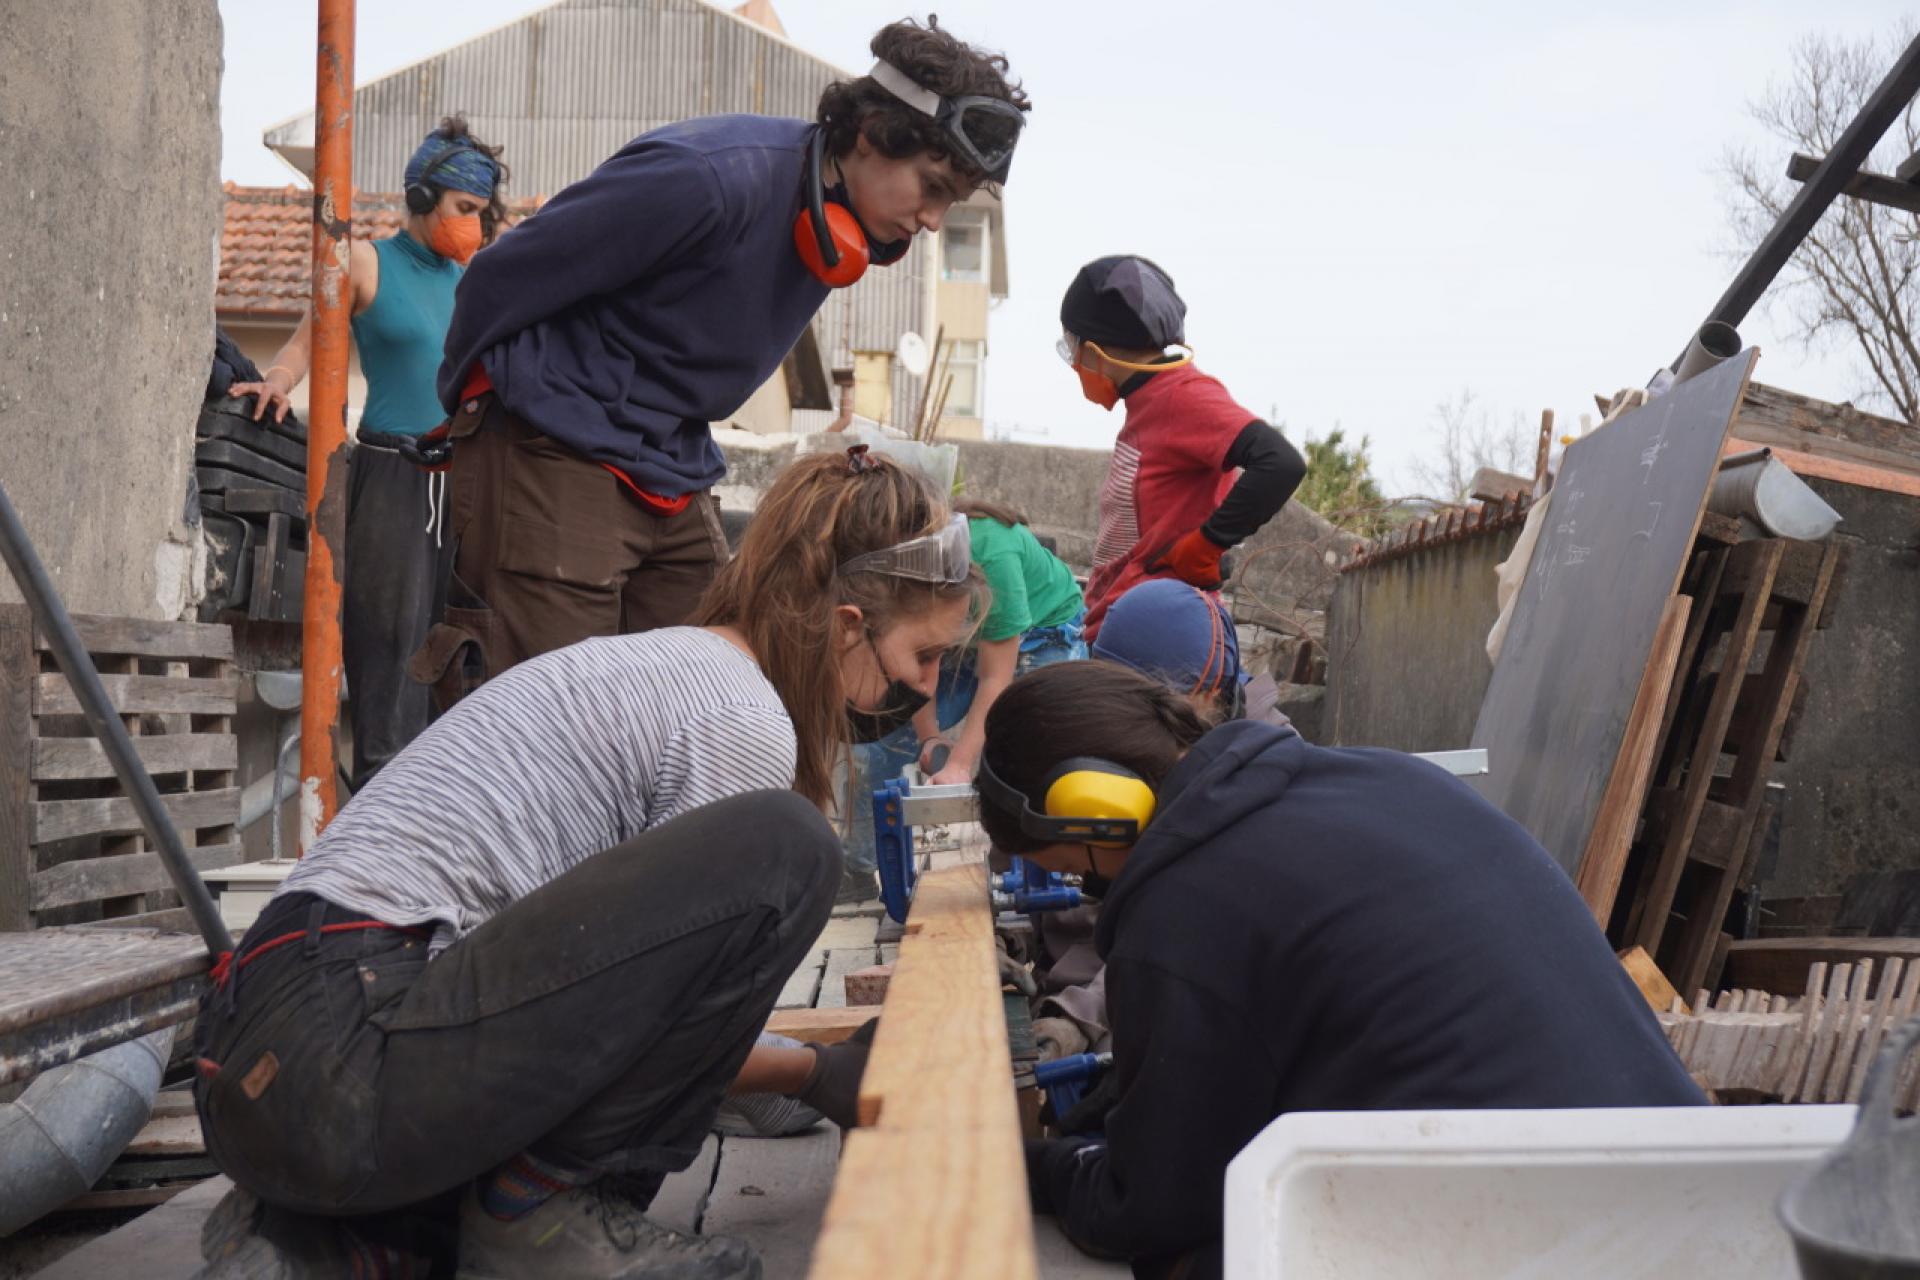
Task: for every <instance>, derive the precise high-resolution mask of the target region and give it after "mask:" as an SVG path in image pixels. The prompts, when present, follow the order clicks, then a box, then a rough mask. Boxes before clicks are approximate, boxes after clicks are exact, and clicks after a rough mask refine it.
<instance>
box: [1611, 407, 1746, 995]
mask: <svg viewBox="0 0 1920 1280" xmlns="http://www.w3.org/2000/svg"><path fill="white" fill-rule="evenodd" d="M1683 385H1684V384H1683ZM1664 398H1665V397H1662V399H1664ZM1749 547H1752V548H1754V550H1753V551H1751V552H1749V551H1748V550H1747V549H1748V548H1749ZM1780 555H1781V547H1780V544H1779V541H1778V540H1777V539H1769V540H1767V541H1765V542H1753V543H1745V544H1743V545H1741V546H1739V547H1735V548H1734V549H1733V550H1732V551H1730V552H1728V553H1727V574H1728V576H1731V575H1733V574H1734V573H1735V571H1736V570H1740V571H1742V572H1743V573H1744V576H1745V577H1746V578H1747V579H1748V581H1749V585H1750V589H1749V590H1748V591H1747V593H1746V594H1745V595H1744V596H1742V597H1741V599H1740V608H1739V611H1738V613H1737V614H1736V615H1735V617H1734V622H1733V626H1732V628H1731V629H1730V630H1729V631H1728V632H1727V642H1726V646H1725V648H1724V650H1723V651H1722V654H1721V659H1720V671H1721V674H1722V677H1723V678H1722V679H1720V680H1719V681H1718V682H1717V683H1716V684H1715V686H1714V690H1713V697H1712V698H1711V699H1710V700H1709V701H1708V704H1707V710H1706V715H1705V717H1704V719H1703V721H1702V723H1701V725H1700V729H1699V732H1698V733H1697V734H1696V735H1695V736H1694V738H1693V747H1692V750H1691V751H1690V752H1689V754H1688V759H1687V775H1686V781H1685V783H1684V784H1683V785H1682V787H1681V793H1680V812H1679V814H1678V815H1677V819H1676V820H1675V821H1674V822H1672V823H1671V824H1670V825H1669V826H1668V827H1667V829H1666V830H1665V831H1664V832H1663V833H1661V834H1662V839H1661V841H1660V844H1659V846H1658V849H1657V852H1656V854H1655V860H1654V862H1653V865H1652V868H1651V870H1650V873H1649V875H1648V880H1647V890H1646V895H1645V899H1644V902H1643V905H1642V907H1641V910H1640V918H1639V927H1638V929H1637V930H1636V932H1635V933H1634V935H1633V937H1632V938H1631V939H1630V941H1632V942H1635V943H1637V944H1639V945H1640V946H1643V947H1645V948H1646V949H1647V953H1648V954H1649V955H1652V956H1655V957H1658V956H1659V955H1660V940H1661V938H1662V937H1663V936H1664V935H1665V933H1666V930H1667V916H1668V913H1669V912H1670V911H1671V910H1672V909H1673V899H1674V895H1675V892H1676V891H1677V890H1678V889H1679V887H1680V873H1681V872H1682V871H1683V870H1684V869H1685V867H1686V858H1687V849H1688V847H1689V846H1690V845H1691V844H1692V843H1693V836H1694V830H1695V828H1696V827H1697V826H1698V825H1699V819H1700V807H1701V806H1702V805H1703V804H1705V803H1706V800H1707V788H1708V787H1709V786H1711V785H1712V783H1713V766H1714V762H1715V761H1716V760H1718V759H1719V756H1720V744H1721V743H1722V742H1724V741H1725V740H1726V736H1727V724H1728V723H1729V722H1730V721H1731V720H1732V718H1733V704H1734V699H1735V698H1736V697H1737V696H1738V694H1739V691H1740V681H1739V680H1738V679H1737V678H1727V677H1729V675H1732V676H1737V675H1738V674H1739V673H1742V672H1744V671H1745V670H1746V669H1747V665H1748V662H1749V660H1750V659H1751V658H1752V656H1753V648H1754V645H1755V643H1757V642H1758V640H1759V638H1760V626H1761V623H1762V622H1764V621H1765V619H1766V607H1767V591H1768V588H1769V587H1770V586H1771V584H1772V582H1773V572H1774V569H1775V568H1776V567H1777V566H1778V565H1779V563H1780ZM1722 581H1723V584H1724V581H1725V580H1724V578H1723V580H1722ZM1676 976H1680V975H1676ZM1687 985H1688V983H1687V982H1686V980H1685V978H1684V977H1682V978H1681V987H1682V989H1683V990H1684V989H1685V988H1686V987H1687Z"/></svg>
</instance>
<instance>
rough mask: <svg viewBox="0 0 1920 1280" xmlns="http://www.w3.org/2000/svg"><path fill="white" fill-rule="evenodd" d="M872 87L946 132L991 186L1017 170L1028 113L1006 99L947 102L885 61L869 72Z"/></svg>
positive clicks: (973, 98)
mask: <svg viewBox="0 0 1920 1280" xmlns="http://www.w3.org/2000/svg"><path fill="white" fill-rule="evenodd" d="M867 74H868V75H870V76H872V77H873V80H874V83H876V84H878V85H879V86H880V87H881V88H882V89H885V90H886V91H887V92H888V93H890V94H892V95H893V96H894V97H896V98H898V99H900V101H902V102H904V103H906V104H907V105H908V106H910V107H912V108H913V109H914V110H915V111H918V112H919V113H920V114H922V115H927V116H932V117H933V119H934V123H935V124H938V125H939V126H940V127H941V128H942V129H944V130H946V132H947V136H948V138H949V139H951V140H952V142H953V149H954V151H955V152H957V153H958V154H959V155H960V156H961V158H962V159H964V160H966V161H967V163H968V164H969V165H970V166H972V167H973V168H975V169H978V170H979V171H980V172H981V173H982V174H984V175H985V176H986V178H987V179H988V180H989V181H992V182H1005V181H1006V180H1007V170H1008V169H1010V168H1012V167H1013V148H1014V144H1015V143H1017V142H1019V141H1020V130H1021V129H1023V128H1025V127H1026V123H1027V117H1026V113H1025V112H1023V111H1021V110H1020V108H1018V107H1016V106H1014V105H1013V104H1012V103H1011V102H1008V101H1007V100H1006V99H1005V98H990V97H983V96H981V95H978V94H968V95H965V96H963V97H958V98H944V97H942V96H940V95H939V94H937V93H935V92H934V91H933V90H931V89H927V88H924V87H922V86H920V85H918V84H915V83H914V81H913V79H912V78H911V77H909V76H908V75H907V73H906V72H904V71H902V70H901V69H900V68H898V67H896V66H894V65H893V64H892V63H891V62H888V61H886V60H885V59H884V58H883V59H881V60H880V61H879V62H876V63H874V64H873V70H872V71H869V72H868V73H867Z"/></svg>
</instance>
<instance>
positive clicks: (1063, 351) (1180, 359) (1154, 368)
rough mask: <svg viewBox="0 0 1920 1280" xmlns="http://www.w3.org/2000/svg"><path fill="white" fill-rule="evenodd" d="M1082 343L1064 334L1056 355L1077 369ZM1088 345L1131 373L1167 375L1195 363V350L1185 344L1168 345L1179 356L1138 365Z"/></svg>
mask: <svg viewBox="0 0 1920 1280" xmlns="http://www.w3.org/2000/svg"><path fill="white" fill-rule="evenodd" d="M1080 342H1081V339H1079V338H1076V337H1074V336H1073V335H1072V334H1070V333H1069V334H1064V335H1062V336H1061V338H1060V339H1059V341H1057V342H1055V343H1054V344H1053V350H1054V354H1055V355H1057V356H1059V357H1060V358H1061V359H1062V360H1063V361H1065V362H1066V364H1067V366H1068V367H1069V368H1074V367H1077V366H1078V364H1079V361H1078V360H1077V359H1076V358H1075V357H1077V356H1078V355H1079V354H1080ZM1087 345H1088V346H1090V347H1092V348H1093V349H1094V352H1095V353H1096V354H1097V355H1099V357H1100V358H1101V359H1102V360H1105V361H1106V362H1107V363H1108V364H1110V365H1115V366H1117V367H1119V368H1122V369H1125V370H1127V371H1129V372H1131V373H1165V372H1167V371H1168V370H1169V369H1178V368H1179V367H1180V366H1181V365H1183V364H1190V363H1192V361H1193V348H1192V347H1190V346H1188V345H1187V344H1186V343H1184V342H1173V343H1169V344H1168V347H1169V349H1171V348H1174V347H1178V348H1179V350H1180V354H1179V355H1178V356H1169V357H1167V358H1165V359H1163V360H1159V361H1156V362H1155V363H1153V364H1137V363H1135V362H1134V361H1132V360H1122V359H1120V358H1119V357H1118V356H1113V355H1109V354H1107V352H1106V351H1105V350H1104V349H1102V347H1101V346H1100V344H1099V343H1097V342H1088V343H1087Z"/></svg>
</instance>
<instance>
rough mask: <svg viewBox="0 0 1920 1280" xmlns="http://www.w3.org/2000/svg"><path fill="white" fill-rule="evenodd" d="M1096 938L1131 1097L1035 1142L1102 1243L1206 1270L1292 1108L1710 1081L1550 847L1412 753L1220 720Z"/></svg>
mask: <svg viewBox="0 0 1920 1280" xmlns="http://www.w3.org/2000/svg"><path fill="white" fill-rule="evenodd" d="M1095 940H1096V942H1097V944H1098V946H1099V948H1100V952H1101V954H1102V955H1103V956H1104V957H1105V958H1106V961H1107V1013H1108V1019H1109V1021H1110V1022H1111V1024H1112V1028H1113V1052H1114V1069H1115V1070H1116V1071H1117V1072H1118V1073H1119V1079H1118V1084H1119V1089H1120V1093H1119V1102H1118V1104H1117V1105H1116V1106H1115V1107H1114V1109H1113V1110H1112V1111H1111V1112H1110V1113H1109V1114H1108V1116H1107V1125H1106V1142H1105V1145H1104V1146H1100V1145H1088V1144H1086V1143H1085V1142H1084V1140H1071V1139H1070V1140H1065V1141H1058V1142H1048V1143H1034V1144H1030V1145H1029V1149H1028V1153H1027V1154H1028V1174H1029V1180H1030V1184H1031V1190H1032V1192H1033V1196H1034V1200H1035V1208H1036V1209H1039V1210H1041V1211H1045V1212H1053V1213H1057V1214H1058V1215H1059V1217H1060V1219H1061V1222H1062V1225H1063V1226H1064V1227H1065V1228H1066V1230H1067V1233H1068V1234H1069V1235H1070V1236H1072V1237H1074V1238H1075V1239H1076V1240H1079V1241H1081V1242H1083V1243H1084V1244H1085V1245H1087V1246H1088V1247H1090V1248H1093V1249H1095V1250H1096V1251H1100V1252H1105V1253H1110V1254H1117V1255H1121V1256H1130V1257H1134V1258H1135V1259H1136V1260H1138V1259H1140V1258H1142V1257H1147V1258H1152V1257H1156V1256H1158V1257H1168V1256H1177V1255H1182V1254H1190V1253H1193V1252H1195V1251H1198V1252H1199V1253H1201V1254H1202V1255H1203V1257H1204V1258H1207V1259H1209V1260H1210V1262H1211V1270H1214V1271H1217V1269H1218V1266H1219V1262H1218V1258H1219V1248H1220V1234H1221V1198H1222V1192H1223V1187H1224V1175H1225V1173H1226V1167H1227V1162H1228V1161H1229V1160H1231V1159H1232V1158H1233V1157H1234V1155H1235V1154H1236V1153H1238V1152H1239V1150H1240V1149H1241V1148H1242V1147H1243V1146H1245V1145H1246V1144H1247V1142H1248V1141H1249V1140H1251V1139H1252V1138H1253V1137H1254V1136H1255V1135H1256V1134H1258V1133H1259V1132H1260V1131H1261V1130H1262V1129H1264V1128H1266V1126H1267V1124H1268V1123H1269V1122H1270V1121H1271V1120H1272V1119H1273V1118H1274V1117H1275V1116H1278V1115H1280V1114H1282V1113H1284V1112H1288V1111H1353V1110H1368V1109H1388V1110H1415V1109H1430V1108H1431V1109H1439V1108H1476V1107H1602V1106H1662V1105H1691V1104H1698V1103H1703V1102H1705V1098H1704V1097H1703V1096H1702V1095H1701V1093H1700V1091H1699V1089H1697V1088H1696V1087H1695V1086H1694V1084H1693V1082H1692V1080H1690V1079H1689V1078H1688V1076H1687V1073H1686V1071H1685V1069H1684V1068H1683V1067H1682V1066H1681V1065H1680V1061H1679V1059H1678V1058H1677V1057H1675V1055H1674V1053H1673V1050H1672V1049H1671V1048H1669V1047H1668V1045H1667V1041H1666V1038H1665V1036H1664V1035H1663V1034H1662V1033H1661V1030H1660V1027H1659V1025H1658V1023H1657V1022H1656V1021H1655V1019H1654V1017H1653V1012H1652V1010H1650V1009H1649V1008H1648V1007H1647V1003H1646V1001H1645V999H1643V998H1642V997H1641V995H1640V993H1639V991H1638V990H1637V989H1636V988H1635V987H1634V985H1633V982H1632V981H1631V980H1630V979H1629V978H1628V977H1627V975H1626V973H1625V971H1624V969H1623V968H1622V967H1621V965H1620V962H1619V961H1618V960H1617V959H1615V957H1614V955H1613V952H1612V951H1611V950H1610V949H1609V947H1608V945H1607V941H1606V939H1605V937H1604V936H1603V935H1602V934H1601V932H1600V930H1599V929H1598V928H1597V927H1596V926H1595V924H1594V922H1593V917H1592V916H1591V915H1590V914H1589V913H1588V911H1587V908H1586V906H1585V904H1584V903H1583V902H1582V901H1581V899H1580V896H1579V894H1578V893H1577V892H1575V890H1574V887H1573V885H1572V883H1571V882H1570V881H1569V880H1568V879H1567V877H1566V874H1565V873H1564V872H1563V871H1561V870H1560V868H1559V867H1558V866H1557V865H1555V863H1554V861H1553V859H1552V858H1551V857H1549V856H1548V855H1547V853H1546V851H1545V850H1544V849H1542V848H1541V847H1540V846H1539V845H1538V844H1537V843H1536V842H1535V841H1534V840H1533V838H1532V837H1531V836H1529V835H1528V834H1527V833H1526V832H1525V831H1524V830H1523V829H1522V828H1521V827H1520V826H1519V824H1518V823H1515V822H1514V821H1512V820H1511V819H1509V818H1507V817H1506V816H1505V815H1504V814H1502V813H1501V812H1499V810H1497V809H1495V808H1494V807H1493V806H1492V805H1490V804H1488V803H1487V802H1486V801H1485V800H1484V799H1482V798H1481V797H1480V796H1479V795H1477V794H1476V793H1475V792H1474V791H1473V789H1472V788H1471V787H1469V786H1467V785H1466V784H1465V783H1463V782H1461V781H1460V780H1459V779H1457V778H1454V777H1452V776H1450V775H1449V774H1447V773H1446V772H1444V771H1443V770H1441V769H1438V768H1436V767H1435V766H1433V765H1431V764H1428V763H1426V762H1424V761H1421V760H1416V759H1414V758H1413V757H1411V756H1406V755H1401V754H1399V753H1398V752H1392V751H1378V750H1371V749H1367V750H1356V749H1345V750H1336V749H1331V748H1325V747H1315V746H1311V745H1309V744H1308V743H1307V742H1306V741H1305V740H1304V739H1302V738H1301V737H1300V736H1299V735H1298V734H1296V733H1295V732H1294V731H1293V730H1291V729H1287V728H1278V727H1275V726H1272V725H1265V724H1256V723H1251V722H1247V721H1237V722H1234V723H1230V724H1227V725H1223V726H1222V727H1220V728H1218V729H1216V730H1214V731H1213V732H1212V733H1209V734H1208V735H1207V736H1206V737H1205V738H1203V739H1201V741H1200V742H1199V743H1198V744H1197V745H1196V746H1195V747H1194V748H1193V750H1192V751H1190V752H1189V753H1188V754H1187V757H1186V758H1185V759H1184V760H1182V761H1181V762H1180V764H1179V765H1178V766H1177V767H1176V768H1175V769H1174V770H1173V772H1172V773H1171V774H1169V775H1168V777H1167V779H1166V781H1165V783H1164V784H1163V785H1162V786H1161V788H1160V804H1159V809H1158V812H1157V813H1156V814H1155V816H1154V818H1153V821H1152V823H1151V824H1149V826H1148V828H1147V830H1146V833H1145V835H1143V836H1142V838H1141V840H1140V842H1139V843H1138V844H1137V845H1135V846H1134V848H1133V851H1132V854H1131V855H1130V856H1129V858H1128V859H1127V863H1126V865H1125V866H1124V867H1123V868H1122V869H1121V872H1120V874H1119V876H1118V877H1116V879H1115V881H1114V885H1113V888H1112V891H1111V892H1110V893H1109V894H1108V896H1107V899H1106V901H1105V903H1104V904H1103V907H1102V910H1101V915H1100V923H1099V926H1098V929H1097V930H1096V933H1095ZM1208 1270H1209V1267H1208V1266H1206V1265H1203V1266H1202V1267H1201V1268H1200V1269H1199V1270H1197V1271H1193V1272H1183V1273H1182V1274H1207V1273H1208Z"/></svg>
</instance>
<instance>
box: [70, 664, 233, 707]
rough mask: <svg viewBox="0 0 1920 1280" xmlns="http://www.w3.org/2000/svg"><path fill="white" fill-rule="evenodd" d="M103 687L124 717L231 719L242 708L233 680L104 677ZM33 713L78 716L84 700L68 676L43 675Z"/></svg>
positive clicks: (101, 681) (202, 677)
mask: <svg viewBox="0 0 1920 1280" xmlns="http://www.w3.org/2000/svg"><path fill="white" fill-rule="evenodd" d="M100 683H101V684H102V685H104V686H105V687H106V691H107V700H108V701H109V702H111V703H112V704H113V709H114V710H115V711H117V712H119V713H120V714H122V715H164V714H167V713H181V714H192V715H197V716H230V715H232V714H233V713H234V712H235V711H236V710H237V709H238V706H239V700H238V689H239V683H238V680H237V679H236V678H235V677H233V676H120V675H103V676H101V677H100ZM33 713H34V714H35V715H37V716H77V715H79V714H81V711H80V699H79V697H78V696H76V695H75V694H74V692H73V688H72V686H71V685H69V684H68V683H67V678H66V677H65V676H63V675H58V674H47V675H42V676H41V677H39V678H38V679H37V680H35V681H34V685H33Z"/></svg>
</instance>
